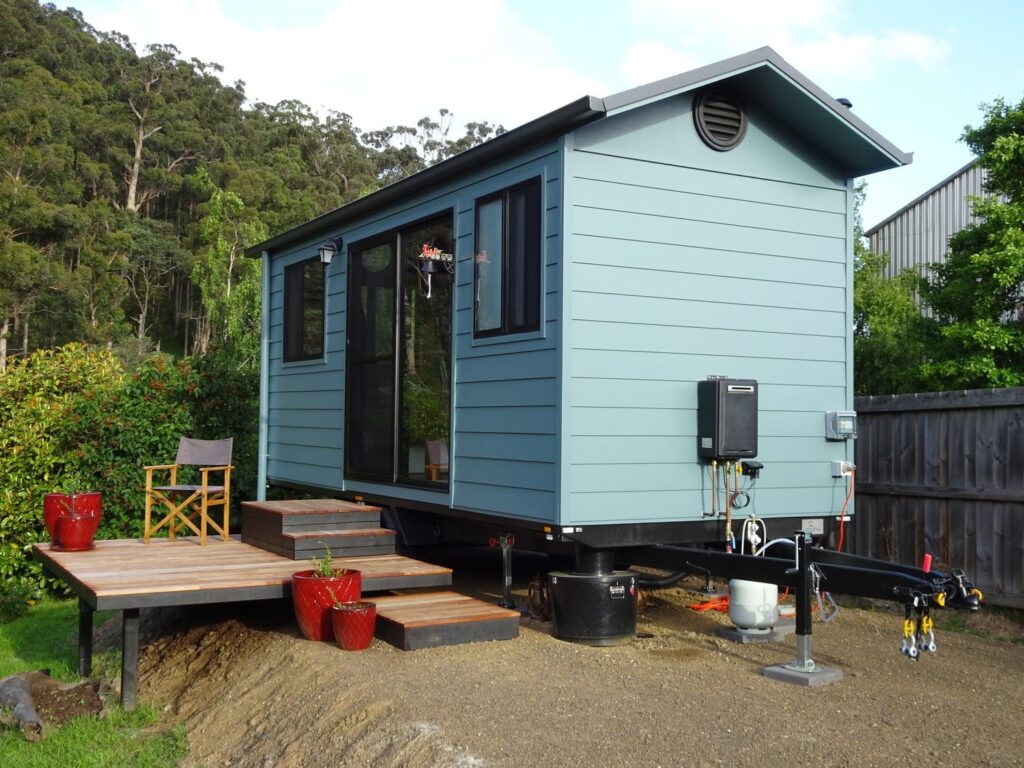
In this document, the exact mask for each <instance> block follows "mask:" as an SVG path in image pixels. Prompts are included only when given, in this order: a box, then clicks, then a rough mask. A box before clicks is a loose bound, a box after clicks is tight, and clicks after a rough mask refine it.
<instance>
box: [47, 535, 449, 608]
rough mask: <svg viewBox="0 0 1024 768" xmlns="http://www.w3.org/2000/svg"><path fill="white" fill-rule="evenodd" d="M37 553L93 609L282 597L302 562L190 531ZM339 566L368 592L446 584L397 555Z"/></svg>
mask: <svg viewBox="0 0 1024 768" xmlns="http://www.w3.org/2000/svg"><path fill="white" fill-rule="evenodd" d="M33 550H34V554H35V556H36V558H37V559H38V560H40V561H41V562H42V563H43V564H44V565H45V566H46V567H47V568H49V569H50V570H51V571H53V572H54V573H56V574H58V575H59V576H60V577H61V578H63V579H64V580H65V581H67V582H68V584H69V585H70V586H71V587H72V588H73V589H74V590H75V592H77V593H78V595H79V596H80V597H81V598H83V599H84V600H85V601H86V602H87V603H88V604H89V605H91V606H92V607H93V608H95V609H97V610H109V609H123V608H148V607H157V606H170V605H191V604H198V603H216V602H233V601H245V600H264V599H273V598H280V597H288V596H289V595H290V593H291V577H292V574H293V573H295V572H296V571H300V570H303V568H305V567H309V566H308V563H307V562H306V561H301V560H299V561H297V560H292V559H290V558H286V557H281V556H279V555H275V554H273V553H271V552H267V551H266V550H263V549H259V548H258V547H253V546H250V545H248V544H244V543H242V542H241V541H239V540H238V538H237V537H232V538H231V539H230V540H229V541H224V540H223V539H217V538H210V539H209V540H208V543H207V545H206V546H200V545H199V543H198V540H197V539H194V538H192V537H188V538H179V539H177V540H176V541H169V540H167V539H160V540H153V541H151V542H150V543H149V544H144V543H143V542H142V540H141V539H118V540H114V541H97V542H96V547H95V548H94V549H92V550H89V551H86V552H61V551H59V550H52V549H51V548H50V545H49V544H35V545H33ZM335 563H336V564H337V565H338V567H345V568H356V569H358V570H360V571H362V573H363V589H364V591H367V592H372V591H382V590H390V589H405V588H410V587H436V586H448V585H450V584H451V574H452V572H451V569H449V568H443V567H441V566H437V565H432V564H430V563H424V562H421V561H419V560H413V559H411V558H408V557H403V556H402V555H394V554H389V555H372V556H356V557H344V558H342V557H338V558H335Z"/></svg>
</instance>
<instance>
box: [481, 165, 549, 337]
mask: <svg viewBox="0 0 1024 768" xmlns="http://www.w3.org/2000/svg"><path fill="white" fill-rule="evenodd" d="M474 262H475V264H474V266H475V270H474V277H473V307H474V312H473V335H474V336H476V337H478V338H479V337H487V336H500V335H504V334H510V333H524V332H527V331H536V330H538V329H539V328H540V268H541V201H540V179H539V178H538V179H531V180H530V181H528V182H526V183H524V184H519V185H517V186H515V187H510V188H508V189H505V190H502V191H501V192H498V193H496V194H494V195H489V196H487V197H482V198H480V199H479V200H477V201H476V246H475V248H474Z"/></svg>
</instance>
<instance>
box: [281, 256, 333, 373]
mask: <svg viewBox="0 0 1024 768" xmlns="http://www.w3.org/2000/svg"><path fill="white" fill-rule="evenodd" d="M325 271H326V265H324V264H322V263H321V262H320V260H319V259H309V260H308V261H301V262H299V263H298V264H292V265H290V266H287V267H285V268H284V354H283V357H284V362H286V363H290V362H296V361H300V360H316V359H318V358H322V357H323V356H324V280H325Z"/></svg>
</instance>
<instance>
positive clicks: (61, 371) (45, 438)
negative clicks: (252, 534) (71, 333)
mask: <svg viewBox="0 0 1024 768" xmlns="http://www.w3.org/2000/svg"><path fill="white" fill-rule="evenodd" d="M257 387H258V377H257V376H256V373H255V372H254V371H247V370H238V369H236V368H233V367H232V366H230V365H228V364H227V361H226V359H224V358H221V357H218V356H216V355H209V356H206V357H203V358H195V359H186V360H182V361H174V360H172V359H171V358H169V357H167V356H165V355H156V356H150V357H149V358H147V359H146V360H145V361H143V362H142V364H141V365H139V367H138V368H136V369H135V370H134V371H132V372H130V373H129V372H126V371H125V370H124V368H123V366H122V364H121V363H120V362H119V361H118V359H117V357H116V356H115V355H114V353H113V352H111V351H108V350H105V349H92V348H88V347H85V346H82V345H78V344H71V345H68V346H66V347H62V348H60V349H52V350H41V351H39V352H36V353H34V354H32V355H30V356H28V357H26V358H23V359H20V360H16V361H13V362H12V364H11V365H10V366H9V367H8V369H7V370H6V371H4V372H2V373H0V477H2V478H3V482H2V483H0V581H2V582H3V583H4V584H5V585H6V591H7V592H8V593H9V594H10V595H11V597H12V600H13V602H14V603H17V602H18V601H19V600H22V599H31V598H32V597H34V596H37V595H38V593H39V590H40V588H41V587H42V586H43V574H42V569H41V567H40V566H39V565H38V564H37V563H35V562H34V561H33V560H32V559H31V557H30V548H31V545H32V544H33V543H35V542H38V541H44V540H45V539H46V530H45V527H44V524H43V515H42V508H43V496H44V495H45V494H46V493H50V492H51V491H63V492H67V493H71V492H75V491H87V490H99V491H101V492H102V493H103V522H102V525H101V527H100V532H99V536H100V537H101V538H122V537H134V536H140V535H141V534H142V517H143V515H142V510H143V508H144V505H145V497H144V493H143V488H144V479H143V478H144V476H143V472H142V467H143V466H144V465H146V464H166V463H169V462H170V461H172V460H173V458H174V454H175V451H176V449H177V445H178V438H179V437H181V436H182V435H191V436H195V437H205V438H221V437H227V436H234V437H235V439H236V440H235V458H234V464H235V467H236V471H235V473H234V478H235V481H234V486H235V489H236V493H235V496H236V499H237V498H238V497H239V496H241V497H243V498H252V495H253V494H254V493H255V485H256V483H255V477H256V452H257V429H258V419H257V418H256V413H257V407H256V403H257ZM234 507H235V508H236V509H237V503H236V504H235V505H234ZM56 585H57V582H52V583H51V585H50V586H56Z"/></svg>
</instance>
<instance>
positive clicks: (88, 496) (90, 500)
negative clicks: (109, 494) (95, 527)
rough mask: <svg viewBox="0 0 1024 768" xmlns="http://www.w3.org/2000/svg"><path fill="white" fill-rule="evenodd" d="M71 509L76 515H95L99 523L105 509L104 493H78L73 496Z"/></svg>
mask: <svg viewBox="0 0 1024 768" xmlns="http://www.w3.org/2000/svg"><path fill="white" fill-rule="evenodd" d="M71 509H72V511H73V513H74V514H76V515H84V516H86V517H95V518H96V520H97V524H98V521H99V519H100V513H101V512H102V510H103V494H102V493H100V492H99V491H89V492H87V493H76V494H74V495H73V496H72V497H71Z"/></svg>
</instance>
